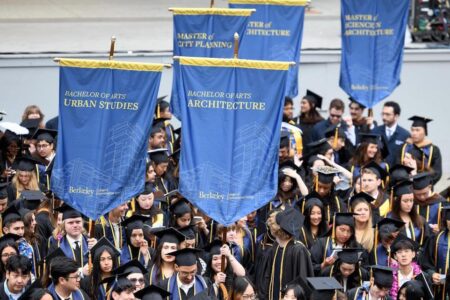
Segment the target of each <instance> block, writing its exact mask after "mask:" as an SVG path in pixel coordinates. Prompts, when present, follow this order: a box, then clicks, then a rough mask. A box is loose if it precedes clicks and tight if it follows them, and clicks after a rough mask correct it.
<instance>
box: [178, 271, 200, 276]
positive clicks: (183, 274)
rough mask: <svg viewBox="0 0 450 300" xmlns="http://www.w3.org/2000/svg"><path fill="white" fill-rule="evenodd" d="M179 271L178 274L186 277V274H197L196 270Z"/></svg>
mask: <svg viewBox="0 0 450 300" xmlns="http://www.w3.org/2000/svg"><path fill="white" fill-rule="evenodd" d="M179 273H180V275H181V276H183V277H188V276H195V274H197V271H192V272H183V271H180V272H179Z"/></svg>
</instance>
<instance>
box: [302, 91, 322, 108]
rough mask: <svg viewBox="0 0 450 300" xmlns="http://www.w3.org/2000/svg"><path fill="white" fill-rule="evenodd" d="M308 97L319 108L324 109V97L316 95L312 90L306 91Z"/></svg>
mask: <svg viewBox="0 0 450 300" xmlns="http://www.w3.org/2000/svg"><path fill="white" fill-rule="evenodd" d="M306 96H309V97H308V98H309V99H311V100H312V101H313V102H314V104H315V105H316V107H317V108H322V100H323V97H322V96H320V95H318V94H316V93H314V92H313V91H311V90H306Z"/></svg>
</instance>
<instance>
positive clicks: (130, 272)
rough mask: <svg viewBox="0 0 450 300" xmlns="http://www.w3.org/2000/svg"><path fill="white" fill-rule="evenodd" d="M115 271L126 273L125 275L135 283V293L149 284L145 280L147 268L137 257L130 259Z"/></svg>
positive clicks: (115, 272) (114, 271)
mask: <svg viewBox="0 0 450 300" xmlns="http://www.w3.org/2000/svg"><path fill="white" fill-rule="evenodd" d="M113 273H114V274H116V275H118V274H126V275H125V277H126V278H127V279H128V280H129V281H130V282H131V283H132V285H133V293H135V292H138V291H140V290H142V289H143V288H144V287H145V286H146V284H147V281H146V280H145V276H146V274H147V269H146V268H145V267H144V266H143V265H142V264H141V263H140V262H139V261H137V260H135V259H134V260H130V261H129V262H127V263H126V264H122V265H121V266H120V267H118V268H116V269H115V270H113Z"/></svg>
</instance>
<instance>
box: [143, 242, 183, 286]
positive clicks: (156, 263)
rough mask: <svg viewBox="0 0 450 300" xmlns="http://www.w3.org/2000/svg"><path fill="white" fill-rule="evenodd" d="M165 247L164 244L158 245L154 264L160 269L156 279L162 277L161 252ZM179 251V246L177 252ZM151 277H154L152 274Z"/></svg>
mask: <svg viewBox="0 0 450 300" xmlns="http://www.w3.org/2000/svg"><path fill="white" fill-rule="evenodd" d="M163 246H164V243H159V244H158V247H156V253H155V258H154V260H153V264H154V265H155V266H156V267H157V268H158V271H157V273H156V278H159V277H160V276H161V266H162V264H163V259H162V254H161V251H162V248H163ZM178 249H179V245H178V244H177V250H178ZM150 276H152V274H150ZM150 279H151V278H150Z"/></svg>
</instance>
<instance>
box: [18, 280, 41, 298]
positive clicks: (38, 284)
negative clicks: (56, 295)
mask: <svg viewBox="0 0 450 300" xmlns="http://www.w3.org/2000/svg"><path fill="white" fill-rule="evenodd" d="M42 288H43V287H42V283H41V281H40V280H39V279H37V280H35V281H34V282H33V283H32V284H31V285H30V286H29V287H28V288H27V289H26V290H25V292H23V294H22V295H20V297H19V298H17V300H29V299H32V298H31V295H32V294H33V293H34V292H35V291H37V290H40V289H42Z"/></svg>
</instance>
